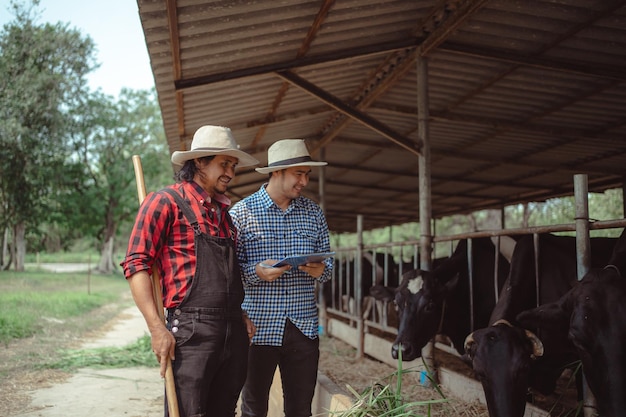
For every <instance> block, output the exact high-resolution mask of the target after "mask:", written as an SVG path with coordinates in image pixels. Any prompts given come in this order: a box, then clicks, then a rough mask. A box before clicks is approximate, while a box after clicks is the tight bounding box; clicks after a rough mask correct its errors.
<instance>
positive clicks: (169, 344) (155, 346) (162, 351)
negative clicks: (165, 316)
mask: <svg viewBox="0 0 626 417" xmlns="http://www.w3.org/2000/svg"><path fill="white" fill-rule="evenodd" d="M150 335H151V339H152V351H153V352H154V354H155V355H156V358H157V361H158V362H159V364H161V370H160V373H161V378H164V377H165V369H166V368H167V358H168V357H169V358H170V359H171V360H174V349H175V347H176V339H174V335H172V333H170V331H169V330H167V328H166V327H165V325H163V326H159V327H156V328H155V329H150Z"/></svg>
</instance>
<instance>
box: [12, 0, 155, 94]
mask: <svg viewBox="0 0 626 417" xmlns="http://www.w3.org/2000/svg"><path fill="white" fill-rule="evenodd" d="M21 1H22V2H24V1H28V0H21ZM37 10H39V11H40V12H41V16H40V18H39V20H38V22H39V23H44V22H50V23H57V22H62V23H68V24H69V27H70V28H73V29H78V30H79V31H80V32H81V33H83V35H89V36H90V37H91V39H92V40H93V42H94V43H95V47H96V52H95V55H96V60H97V61H98V63H100V67H99V68H98V69H96V70H95V71H93V72H92V73H90V74H89V75H88V76H87V79H88V82H89V86H90V88H92V89H93V90H96V89H98V88H100V89H102V91H103V92H104V93H106V94H109V95H112V96H115V97H117V96H118V95H119V93H120V90H121V89H122V88H123V87H128V88H132V89H136V90H137V89H149V88H152V87H153V86H154V77H153V75H152V70H151V68H150V59H149V57H148V50H147V48H146V40H145V38H144V35H143V29H142V28H141V22H140V20H139V11H138V7H137V1H136V0H96V1H90V0H40V3H39V7H38V8H37ZM11 13H12V11H11V9H10V8H9V0H0V25H4V24H6V23H7V22H9V21H11V20H13V18H14V16H13V15H12V14H11Z"/></svg>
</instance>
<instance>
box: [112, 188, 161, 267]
mask: <svg viewBox="0 0 626 417" xmlns="http://www.w3.org/2000/svg"><path fill="white" fill-rule="evenodd" d="M166 203H167V199H166V198H164V197H163V196H161V195H160V194H159V193H156V192H152V193H150V194H148V196H147V197H146V198H145V200H144V201H143V203H142V204H141V206H140V207H139V212H138V213H137V217H136V218H135V224H134V226H133V230H132V232H131V235H130V239H129V241H128V249H127V251H126V257H125V258H124V260H123V261H122V263H121V266H122V268H123V270H124V276H125V277H126V278H129V277H130V276H132V275H133V274H135V273H137V272H139V271H144V270H145V271H148V273H149V274H151V273H152V268H153V267H154V261H155V258H156V255H157V253H159V251H160V250H161V248H162V247H163V244H164V241H165V237H164V236H165V234H164V230H165V228H166V227H167V224H168V216H169V208H168V207H169V205H168V204H166Z"/></svg>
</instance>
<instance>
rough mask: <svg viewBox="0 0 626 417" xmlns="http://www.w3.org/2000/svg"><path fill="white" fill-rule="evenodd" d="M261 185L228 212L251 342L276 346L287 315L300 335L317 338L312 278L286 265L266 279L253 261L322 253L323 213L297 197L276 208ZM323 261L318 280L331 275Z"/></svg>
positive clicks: (329, 262)
mask: <svg viewBox="0 0 626 417" xmlns="http://www.w3.org/2000/svg"><path fill="white" fill-rule="evenodd" d="M266 185H267V184H264V185H263V186H262V187H261V188H260V189H259V191H257V192H256V193H254V194H252V195H250V196H248V197H247V198H245V199H243V200H241V201H239V202H238V203H236V204H235V205H234V206H233V207H232V208H231V210H230V215H231V217H232V219H233V223H234V225H235V227H236V228H237V231H238V233H237V256H238V257H239V264H240V266H241V275H242V279H243V283H244V288H245V292H246V295H245V299H244V302H243V304H242V306H241V308H242V309H243V310H245V311H246V312H247V313H248V316H249V317H250V319H251V320H252V322H253V323H254V324H255V325H256V327H257V331H256V334H255V335H254V338H253V339H252V343H254V344H257V345H270V346H281V345H282V339H283V331H284V328H285V322H286V320H287V319H289V320H290V321H291V322H292V323H293V324H295V325H296V326H297V327H298V329H300V331H302V333H303V334H305V335H306V336H308V337H310V338H311V339H315V338H316V337H317V334H318V317H317V305H316V299H315V281H316V280H315V279H314V278H313V277H311V276H310V275H309V274H307V273H305V272H302V271H299V270H297V269H296V268H292V269H291V270H289V271H287V272H286V273H285V274H284V275H282V276H281V277H280V278H278V279H277V280H276V281H273V282H267V281H263V280H261V278H259V277H258V276H257V274H256V272H255V268H256V265H257V264H258V263H259V262H262V261H265V260H267V259H276V260H280V259H282V258H284V257H286V256H291V255H303V254H307V253H312V252H327V251H329V250H330V239H329V236H328V224H327V223H326V218H325V217H324V213H323V212H322V209H321V208H320V207H319V206H318V205H317V204H316V203H315V202H314V201H312V200H310V199H308V198H306V197H303V196H301V197H299V198H297V199H295V200H292V201H291V204H290V205H289V208H288V209H287V210H286V211H282V210H281V209H280V208H279V207H278V206H277V205H276V204H274V202H273V201H272V199H271V198H270V196H269V195H268V194H267V191H266V190H265V187H266ZM324 262H325V263H326V268H325V269H324V273H323V274H322V276H321V277H319V278H318V279H317V281H318V282H320V283H321V282H326V281H328V280H329V279H330V277H331V274H332V268H333V259H332V258H328V259H326V260H324Z"/></svg>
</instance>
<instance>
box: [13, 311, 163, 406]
mask: <svg viewBox="0 0 626 417" xmlns="http://www.w3.org/2000/svg"><path fill="white" fill-rule="evenodd" d="M112 323H113V324H112V325H110V326H106V327H108V328H109V330H107V331H106V332H104V333H103V334H102V335H101V336H99V337H97V338H94V339H91V340H88V341H87V342H85V343H84V344H83V345H82V347H83V348H95V347H107V346H125V345H127V344H129V343H132V342H134V341H135V340H137V339H138V338H139V337H141V336H142V335H143V334H144V333H145V332H147V329H146V325H145V323H144V321H143V318H142V316H141V314H140V313H139V311H138V310H137V308H136V307H130V308H127V309H125V310H123V311H122V313H120V314H119V315H118V316H117V317H116V318H115V319H114V320H112ZM27 394H28V395H29V396H30V397H31V399H32V401H31V402H30V404H29V405H28V406H27V407H26V409H25V410H22V411H20V412H18V413H17V414H9V416H12V417H35V416H37V417H110V416H127V417H156V416H162V415H163V380H162V379H161V377H160V376H159V373H158V369H157V368H124V369H105V370H95V369H87V368H85V369H81V370H79V371H78V372H77V373H75V374H73V375H72V376H71V377H70V378H69V379H67V380H65V381H63V382H61V383H58V384H54V385H52V386H50V387H47V388H43V389H38V390H36V391H31V392H28V393H27Z"/></svg>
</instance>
